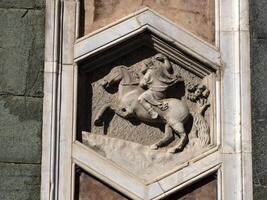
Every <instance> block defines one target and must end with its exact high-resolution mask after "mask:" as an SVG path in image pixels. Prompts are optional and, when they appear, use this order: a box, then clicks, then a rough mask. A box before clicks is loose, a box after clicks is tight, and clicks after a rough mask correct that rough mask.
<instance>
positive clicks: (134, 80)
mask: <svg viewBox="0 0 267 200" xmlns="http://www.w3.org/2000/svg"><path fill="white" fill-rule="evenodd" d="M116 68H118V69H124V70H126V71H127V73H129V77H130V78H131V80H130V83H122V84H126V85H128V84H130V85H131V84H133V85H136V84H139V80H140V77H139V75H138V73H137V72H135V71H134V70H133V69H132V68H130V67H127V66H125V65H119V66H117V67H116Z"/></svg>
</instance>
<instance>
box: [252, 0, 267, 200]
mask: <svg viewBox="0 0 267 200" xmlns="http://www.w3.org/2000/svg"><path fill="white" fill-rule="evenodd" d="M250 5H251V8H250V25H251V27H250V29H251V82H252V107H251V108H252V155H253V182H254V187H253V195H254V199H257V200H265V199H266V196H267V167H266V166H267V159H266V154H267V146H266V143H265V141H267V87H266V79H267V71H266V67H267V57H266V55H267V22H266V19H267V14H266V9H267V2H266V1H264V0H255V1H251V3H250Z"/></svg>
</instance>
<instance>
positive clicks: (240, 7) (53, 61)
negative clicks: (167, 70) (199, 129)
mask: <svg viewBox="0 0 267 200" xmlns="http://www.w3.org/2000/svg"><path fill="white" fill-rule="evenodd" d="M78 5H79V2H78V1H75V0H46V42H45V69H44V77H45V78H44V79H45V83H44V106H43V135H42V140H43V145H42V181H41V199H42V200H55V199H57V200H58V199H60V200H61V199H64V200H71V199H73V179H74V177H73V174H74V164H73V163H74V162H76V163H79V164H80V165H81V166H82V167H84V168H86V167H88V166H83V163H82V161H83V160H79V159H77V158H78V156H76V158H75V159H73V158H72V153H73V155H74V154H75V148H76V145H78V144H77V142H75V143H73V142H74V141H75V137H74V135H73V130H75V123H73V121H75V120H74V117H75V113H76V111H75V106H74V105H75V102H76V99H75V96H76V93H75V92H76V91H75V88H76V78H77V77H76V75H77V67H76V65H75V63H74V62H73V60H74V54H75V53H74V43H75V38H76V35H77V34H76V33H77V24H78V23H77V18H76V16H77V14H78V13H79V11H78ZM248 9H249V6H248V0H216V48H218V49H219V51H220V52H221V59H222V61H223V63H222V64H223V70H222V71H221V79H219V80H217V82H216V88H217V89H216V91H217V92H218V91H221V92H219V93H218V94H217V95H216V96H222V97H223V98H222V99H221V101H220V100H219V101H216V102H217V104H216V109H217V112H219V111H220V110H223V111H224V112H223V113H222V115H221V117H218V118H217V121H218V122H219V123H218V124H217V131H222V133H223V134H222V135H221V137H218V140H219V141H222V144H221V148H220V149H219V150H218V151H216V152H214V153H211V154H210V155H209V156H208V157H212V158H210V160H211V161H212V163H211V165H212V166H213V167H211V168H209V167H208V168H207V169H206V171H207V173H211V172H214V171H218V177H219V179H218V186H219V187H218V189H219V192H218V193H219V195H218V199H223V200H228V199H229V200H232V199H235V200H241V199H244V200H251V199H253V197H252V167H251V125H250V123H251V122H250V120H251V119H250V113H251V112H250V64H249V57H250V54H249V29H248V27H249V25H248ZM192 48H194V47H192ZM198 52H199V51H198ZM220 64H221V63H220ZM224 94H225V95H224ZM78 155H82V154H80V153H79V154H78ZM208 157H207V158H208ZM73 161H74V162H73ZM201 161H202V160H199V162H201ZM199 162H198V161H197V162H196V163H199ZM184 169H187V168H184ZM88 170H89V169H88ZM178 172H183V173H184V171H183V170H180V171H178ZM189 174H190V173H189ZM200 175H201V174H200ZM204 175H205V174H204ZM175 176H176V175H175ZM179 176H180V177H181V176H182V175H179ZM176 177H177V176H176ZM195 178H198V177H195ZM195 178H193V177H192V179H191V180H192V181H195ZM169 179H170V181H168V180H167V179H164V180H165V181H166V183H164V185H163V186H166V187H168V183H173V180H176V181H177V178H175V179H172V178H171V177H170V178H169ZM107 181H108V180H107ZM185 184H186V185H187V184H188V183H186V182H185V183H183V184H182V182H181V183H180V186H179V187H183V186H184V185H185ZM177 185H179V184H178V183H177ZM113 186H114V185H113ZM161 186H162V184H161ZM114 187H116V186H114ZM179 187H178V188H177V187H173V186H171V187H170V188H172V189H168V188H167V189H166V192H165V193H164V194H163V195H166V193H168V192H173V191H174V190H177V189H179ZM118 189H120V188H118ZM151 189H152V190H153V188H151ZM148 191H150V189H148ZM148 194H154V193H153V192H152V193H151V192H148ZM128 195H129V194H128ZM132 197H133V198H137V196H132ZM139 197H141V198H144V199H148V198H149V199H151V198H155V199H157V198H158V199H160V198H161V197H162V196H155V195H152V196H150V197H149V196H143V197H142V195H141V196H139ZM137 199H138V198H137Z"/></svg>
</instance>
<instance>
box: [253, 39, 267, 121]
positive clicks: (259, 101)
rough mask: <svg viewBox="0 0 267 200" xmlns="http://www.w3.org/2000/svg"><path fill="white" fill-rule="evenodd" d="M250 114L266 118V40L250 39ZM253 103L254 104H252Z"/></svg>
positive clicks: (258, 117)
mask: <svg viewBox="0 0 267 200" xmlns="http://www.w3.org/2000/svg"><path fill="white" fill-rule="evenodd" d="M251 51H252V63H251V78H252V114H253V118H254V119H255V118H256V119H262V118H265V119H266V118H267V95H266V94H267V87H266V80H267V70H266V67H267V57H266V55H267V40H265V39H262V40H255V39H253V40H252V45H251ZM253 105H255V106H253Z"/></svg>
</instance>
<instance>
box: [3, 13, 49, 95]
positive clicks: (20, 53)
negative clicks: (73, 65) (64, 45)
mask: <svg viewBox="0 0 267 200" xmlns="http://www.w3.org/2000/svg"><path fill="white" fill-rule="evenodd" d="M0 27H1V29H0V76H1V79H0V93H1V94H15V95H27V96H42V95H43V93H42V85H43V73H42V71H43V56H44V12H43V11H41V10H24V9H0Z"/></svg>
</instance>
